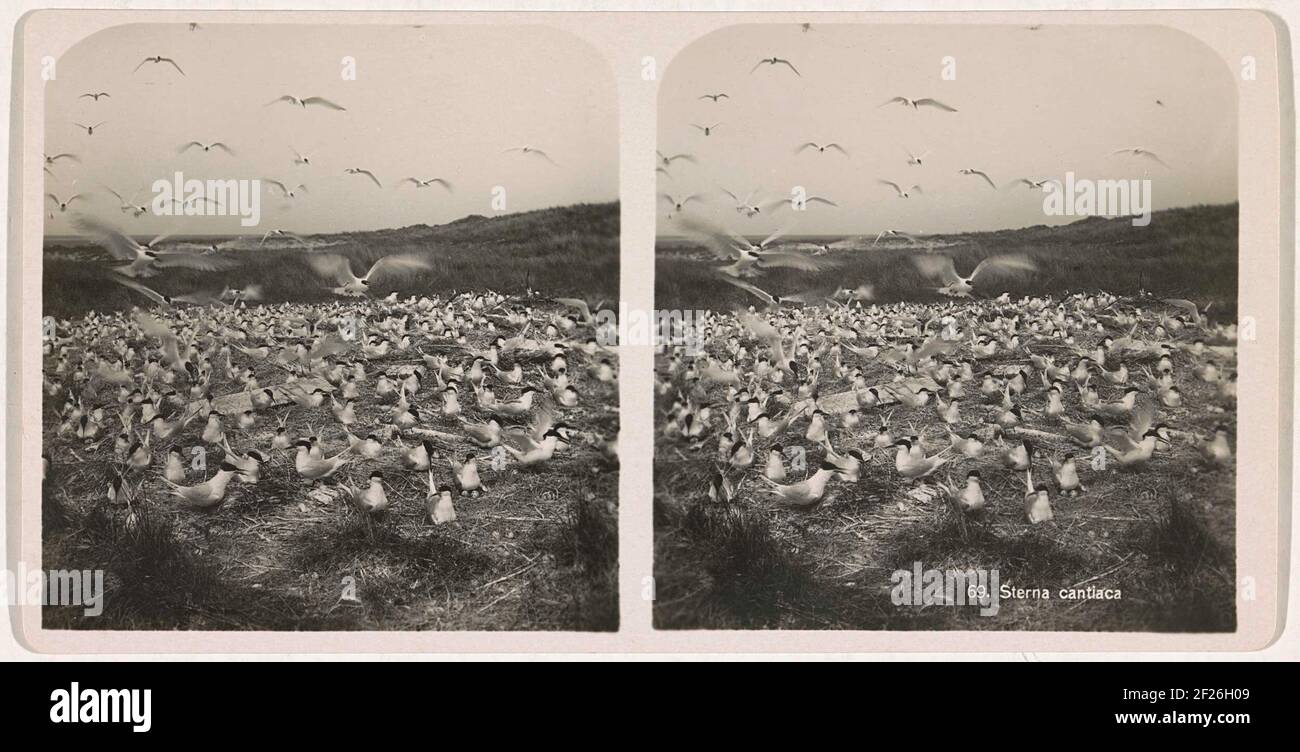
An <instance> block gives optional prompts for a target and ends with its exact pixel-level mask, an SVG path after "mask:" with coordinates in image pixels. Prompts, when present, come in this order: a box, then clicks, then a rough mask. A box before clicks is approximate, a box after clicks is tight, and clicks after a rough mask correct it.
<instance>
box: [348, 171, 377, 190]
mask: <svg viewBox="0 0 1300 752" xmlns="http://www.w3.org/2000/svg"><path fill="white" fill-rule="evenodd" d="M343 171H344V172H345V173H347V174H349V175H365V176H366V177H368V178H370V179H371V180H373V181H375V185H377V186H379V187H380V188H383V187H384V184H383V183H381V182H379V178H377V177H375V173H373V172H371V171H370V170H367V169H364V168H361V167H348V168H347V169H345V170H343Z"/></svg>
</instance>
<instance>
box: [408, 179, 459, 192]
mask: <svg viewBox="0 0 1300 752" xmlns="http://www.w3.org/2000/svg"><path fill="white" fill-rule="evenodd" d="M406 183H414V184H415V187H416V188H428V187H430V186H433V185H441V186H442V187H443V188H446V189H447V190H448V191H450V190H451V183H450V182H448V181H447V180H444V179H443V178H425V179H420V178H403V179H402V180H401V182H399V183H398V185H399V186H401V185H405V184H406Z"/></svg>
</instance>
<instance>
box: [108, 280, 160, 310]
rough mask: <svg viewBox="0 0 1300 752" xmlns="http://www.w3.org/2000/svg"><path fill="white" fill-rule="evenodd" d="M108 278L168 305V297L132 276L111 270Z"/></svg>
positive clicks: (154, 300) (156, 301)
mask: <svg viewBox="0 0 1300 752" xmlns="http://www.w3.org/2000/svg"><path fill="white" fill-rule="evenodd" d="M108 278H109V279H111V280H112V281H114V282H116V283H118V284H119V285H121V286H123V287H125V288H127V289H128V290H135V291H136V292H138V293H140V294H141V295H143V296H145V297H146V298H148V299H150V300H152V301H153V302H155V303H161V304H162V305H167V299H166V298H164V297H163V296H162V295H161V294H159V293H158V292H157V291H155V290H153V289H151V288H148V287H145V286H144V285H142V284H140V283H139V282H136V281H135V280H133V279H131V278H130V277H126V276H123V275H121V274H118V273H116V272H109V273H108Z"/></svg>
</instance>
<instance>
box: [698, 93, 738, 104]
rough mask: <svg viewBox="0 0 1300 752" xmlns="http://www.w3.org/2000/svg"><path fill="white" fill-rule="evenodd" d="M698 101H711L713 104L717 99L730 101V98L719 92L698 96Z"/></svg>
mask: <svg viewBox="0 0 1300 752" xmlns="http://www.w3.org/2000/svg"><path fill="white" fill-rule="evenodd" d="M700 99H711V100H713V101H714V102H716V101H718V100H719V99H731V97H729V96H727V95H726V94H723V93H721V92H719V93H717V94H704V95H702V96H700Z"/></svg>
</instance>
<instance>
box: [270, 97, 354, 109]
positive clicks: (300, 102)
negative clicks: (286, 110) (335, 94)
mask: <svg viewBox="0 0 1300 752" xmlns="http://www.w3.org/2000/svg"><path fill="white" fill-rule="evenodd" d="M277 102H288V103H289V104H291V105H297V106H298V107H301V108H303V109H304V110H305V109H307V105H317V106H319V107H325V108H327V109H331V110H339V111H342V112H346V111H347V108H346V107H344V106H342V105H339V104H335V103H334V102H331V101H330V100H328V99H326V98H325V97H295V96H292V95H289V94H285V95H284V96H281V97H279V98H278V99H272V100H271V101H270V102H267V103H266V104H265V105H264V106H265V107H270V106H271V105H273V104H276V103H277Z"/></svg>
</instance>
